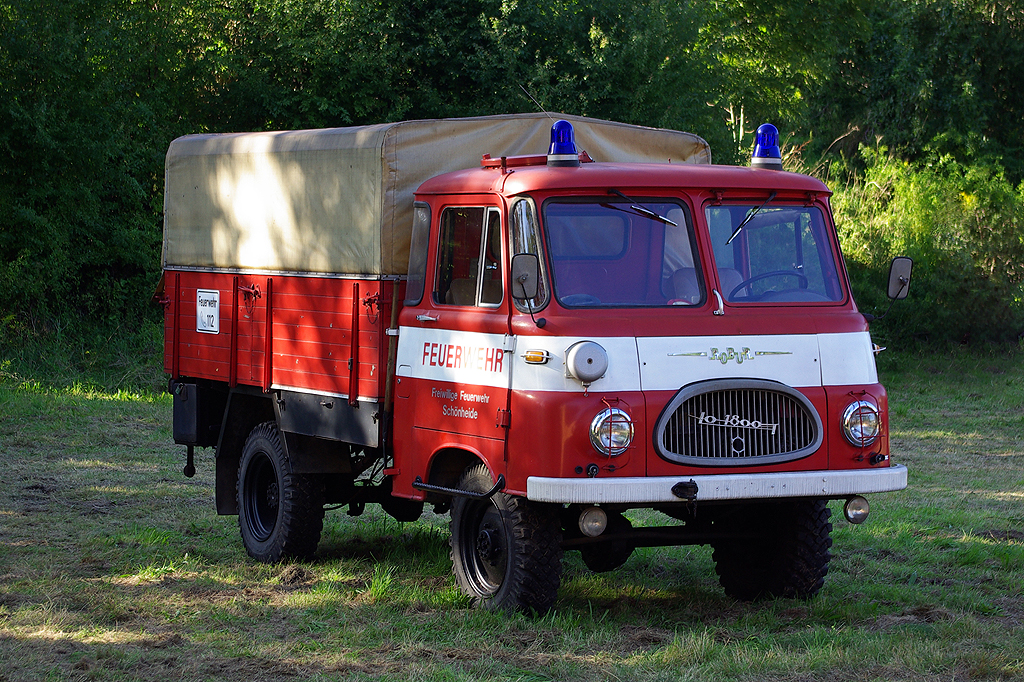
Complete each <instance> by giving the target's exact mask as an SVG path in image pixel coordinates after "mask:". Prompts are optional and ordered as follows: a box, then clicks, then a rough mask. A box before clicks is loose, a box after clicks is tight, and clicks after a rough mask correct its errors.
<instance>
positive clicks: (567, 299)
mask: <svg viewBox="0 0 1024 682" xmlns="http://www.w3.org/2000/svg"><path fill="white" fill-rule="evenodd" d="M558 302H559V303H561V304H562V305H567V306H587V305H601V299H599V298H598V297H597V296H591V295H590V294H568V295H567V296H562V297H561V298H559V299H558Z"/></svg>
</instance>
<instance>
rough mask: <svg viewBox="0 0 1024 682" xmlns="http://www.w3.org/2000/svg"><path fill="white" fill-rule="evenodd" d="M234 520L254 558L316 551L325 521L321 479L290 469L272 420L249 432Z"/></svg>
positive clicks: (306, 555)
mask: <svg viewBox="0 0 1024 682" xmlns="http://www.w3.org/2000/svg"><path fill="white" fill-rule="evenodd" d="M238 525H239V528H240V530H241V532H242V544H244V545H245V549H246V551H247V552H248V553H249V556H251V557H252V558H253V559H256V560H257V561H264V562H267V563H273V562H276V561H280V560H282V559H306V558H309V557H310V556H312V555H313V553H314V552H316V546H317V544H318V543H319V542H320V533H321V531H322V530H323V525H324V485H323V482H322V481H321V480H318V479H316V478H315V477H313V476H307V475H302V474H293V473H292V472H291V465H290V464H289V462H288V458H287V457H285V454H284V447H283V446H282V444H281V433H280V432H279V431H278V429H277V425H276V424H274V422H265V423H263V424H260V425H259V426H257V427H256V428H254V429H253V430H252V432H250V433H249V437H248V438H247V439H246V441H245V447H244V448H243V449H242V458H241V461H240V463H239V467H238Z"/></svg>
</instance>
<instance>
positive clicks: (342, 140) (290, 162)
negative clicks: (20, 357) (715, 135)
mask: <svg viewBox="0 0 1024 682" xmlns="http://www.w3.org/2000/svg"><path fill="white" fill-rule="evenodd" d="M559 118H564V119H566V120H569V121H571V122H572V124H573V127H574V128H575V131H576V145H577V147H578V148H579V149H580V150H586V151H587V152H588V153H589V154H590V156H591V157H593V158H594V159H595V160H596V161H618V162H623V161H625V162H663V163H664V162H669V161H670V160H671V162H672V163H678V162H688V163H710V162H711V151H710V148H709V147H708V144H707V143H706V142H705V141H704V140H702V139H701V138H699V137H697V136H696V135H692V134H689V133H681V132H677V131H671V130H661V129H655V128H644V127H639V126H630V125H625V124H621V123H613V122H609V121H600V120H596V119H587V118H582V117H575V116H565V115H559ZM552 121H553V119H552V118H551V117H550V116H548V115H546V114H516V115H507V116H484V117H479V118H464V119H440V120H428V121H403V122H400V123H386V124H380V125H371V126H358V127H351V128H328V129H323V130H297V131H283V132H265V133H233V134H214V135H188V136H185V137H182V138H179V139H177V140H174V141H173V142H172V143H171V146H170V148H169V149H168V151H167V174H166V179H165V194H164V244H163V264H164V267H165V268H201V269H207V268H210V269H225V270H242V271H249V270H257V271H269V272H302V273H324V274H338V275H402V274H405V273H406V271H407V269H408V259H409V241H410V235H411V229H412V208H413V206H412V205H413V193H414V192H415V190H416V189H417V188H418V187H419V185H420V184H422V183H423V182H424V181H426V180H427V179H429V178H431V177H433V176H436V175H439V174H441V173H446V172H449V171H453V170H461V169H465V168H473V167H479V165H480V158H481V156H482V155H483V154H485V153H489V154H491V156H493V157H498V156H517V155H523V154H544V153H546V152H547V149H548V144H549V141H550V128H551V124H552Z"/></svg>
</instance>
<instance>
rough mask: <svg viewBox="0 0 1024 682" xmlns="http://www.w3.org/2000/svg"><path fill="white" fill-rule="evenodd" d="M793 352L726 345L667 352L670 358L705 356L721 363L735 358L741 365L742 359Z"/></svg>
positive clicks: (726, 362) (790, 353)
mask: <svg viewBox="0 0 1024 682" xmlns="http://www.w3.org/2000/svg"><path fill="white" fill-rule="evenodd" d="M792 354H793V353H792V352H791V351H788V350H755V351H751V350H750V349H749V348H746V347H744V348H740V350H739V352H737V351H736V349H735V348H733V347H731V346H730V347H728V348H726V349H725V350H723V351H720V350H718V349H717V348H712V349H711V351H710V352H709V351H703V350H699V351H693V352H692V353H669V354H668V356H669V357H670V358H686V357H690V358H707V359H708V360H717V361H718V362H720V363H722V364H723V365H725V364H728V362H729V361H730V360H735V361H736V364H737V365H742V364H743V361H744V360H753V359H754V358H758V357H763V356H766V355H792Z"/></svg>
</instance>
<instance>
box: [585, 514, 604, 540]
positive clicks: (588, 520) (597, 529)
mask: <svg viewBox="0 0 1024 682" xmlns="http://www.w3.org/2000/svg"><path fill="white" fill-rule="evenodd" d="M607 527H608V515H607V514H606V513H605V512H604V509H601V508H600V507H587V508H586V509H584V510H583V511H582V512H581V513H580V532H581V533H583V534H584V535H586V536H587V537H588V538H596V537H597V536H598V535H600V534H601V533H603V532H604V529H605V528H607Z"/></svg>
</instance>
